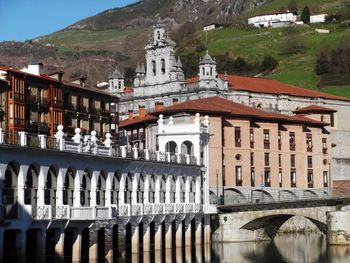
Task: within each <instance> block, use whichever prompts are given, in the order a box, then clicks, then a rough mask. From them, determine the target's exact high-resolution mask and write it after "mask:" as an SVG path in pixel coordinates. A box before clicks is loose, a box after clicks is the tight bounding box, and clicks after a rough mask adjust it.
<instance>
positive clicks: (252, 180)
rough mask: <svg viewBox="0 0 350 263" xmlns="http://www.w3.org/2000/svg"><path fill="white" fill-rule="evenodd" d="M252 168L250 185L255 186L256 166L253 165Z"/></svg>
mask: <svg viewBox="0 0 350 263" xmlns="http://www.w3.org/2000/svg"><path fill="white" fill-rule="evenodd" d="M250 169H251V170H250V185H251V186H253V187H254V186H255V169H254V167H251V168H250Z"/></svg>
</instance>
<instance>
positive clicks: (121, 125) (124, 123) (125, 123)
mask: <svg viewBox="0 0 350 263" xmlns="http://www.w3.org/2000/svg"><path fill="white" fill-rule="evenodd" d="M157 119H158V118H157V117H155V116H153V115H149V114H146V115H145V116H144V117H142V118H139V117H138V116H137V117H135V118H133V119H132V120H129V119H126V120H122V121H120V122H119V128H125V127H127V126H133V125H136V124H141V123H144V122H147V121H154V122H155V121H156V120H157Z"/></svg>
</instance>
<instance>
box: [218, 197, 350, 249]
mask: <svg viewBox="0 0 350 263" xmlns="http://www.w3.org/2000/svg"><path fill="white" fill-rule="evenodd" d="M348 204H350V197H341V198H328V199H317V200H312V199H310V200H299V201H293V202H291V201H289V202H279V203H265V204H245V205H235V206H219V207H218V210H219V214H218V215H216V216H215V219H214V220H213V241H220V242H222V241H223V242H243V241H260V240H270V239H273V238H274V236H275V235H276V234H277V232H278V230H279V229H280V228H281V226H282V225H283V224H284V223H285V222H286V221H287V220H288V219H290V218H292V217H294V216H299V217H304V218H306V219H308V220H310V221H311V222H312V223H313V224H314V225H316V227H317V228H318V229H319V230H320V231H321V232H323V233H324V234H327V233H328V230H329V226H328V224H329V222H328V221H329V217H328V215H329V214H330V213H332V212H334V211H336V210H337V209H339V208H340V207H341V206H343V205H348ZM220 212H221V213H220Z"/></svg>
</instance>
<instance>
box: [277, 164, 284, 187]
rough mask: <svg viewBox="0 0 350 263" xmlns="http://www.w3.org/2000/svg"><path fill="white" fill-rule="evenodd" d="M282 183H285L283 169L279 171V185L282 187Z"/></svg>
mask: <svg viewBox="0 0 350 263" xmlns="http://www.w3.org/2000/svg"><path fill="white" fill-rule="evenodd" d="M282 181H283V177H282V168H280V169H279V172H278V183H279V186H280V187H282Z"/></svg>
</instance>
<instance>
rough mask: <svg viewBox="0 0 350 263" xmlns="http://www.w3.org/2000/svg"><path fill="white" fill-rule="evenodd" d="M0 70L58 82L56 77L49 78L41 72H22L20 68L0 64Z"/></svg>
mask: <svg viewBox="0 0 350 263" xmlns="http://www.w3.org/2000/svg"><path fill="white" fill-rule="evenodd" d="M0 70H4V71H9V72H13V73H17V74H22V75H26V76H30V77H34V78H39V79H45V80H49V81H54V82H58V81H57V80H56V79H54V78H51V77H49V76H47V75H45V74H41V75H35V74H30V73H27V72H23V71H21V70H18V69H14V68H11V67H7V66H0Z"/></svg>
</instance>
